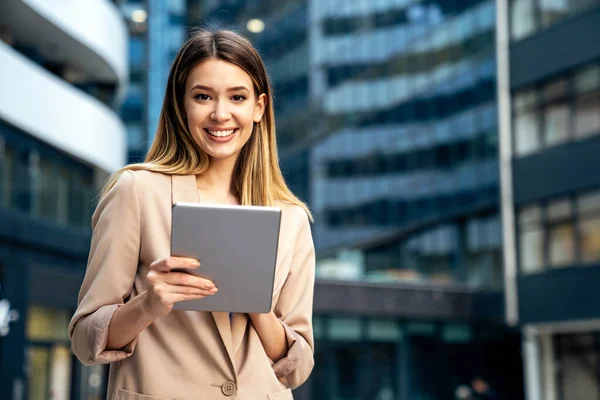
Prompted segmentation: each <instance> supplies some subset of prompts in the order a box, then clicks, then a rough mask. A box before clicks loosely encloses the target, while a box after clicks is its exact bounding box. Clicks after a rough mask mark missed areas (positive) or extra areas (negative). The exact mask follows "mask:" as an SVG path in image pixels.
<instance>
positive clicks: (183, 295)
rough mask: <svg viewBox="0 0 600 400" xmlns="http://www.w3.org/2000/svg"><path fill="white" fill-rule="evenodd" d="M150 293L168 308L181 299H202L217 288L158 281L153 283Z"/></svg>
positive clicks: (210, 294) (213, 292) (215, 291)
mask: <svg viewBox="0 0 600 400" xmlns="http://www.w3.org/2000/svg"><path fill="white" fill-rule="evenodd" d="M150 290H151V292H152V295H153V297H154V298H156V299H157V301H158V302H160V303H161V304H162V305H163V306H167V307H168V308H169V309H170V308H171V307H172V306H173V304H175V303H177V302H179V301H183V300H195V299H202V298H204V297H208V296H212V295H213V294H215V293H217V291H218V289H217V288H216V287H215V288H213V289H209V290H207V289H198V288H194V287H190V286H178V285H169V284H166V283H163V282H159V283H157V284H156V285H154V286H153V287H152V288H151V289H150Z"/></svg>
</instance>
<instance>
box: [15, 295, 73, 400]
mask: <svg viewBox="0 0 600 400" xmlns="http://www.w3.org/2000/svg"><path fill="white" fill-rule="evenodd" d="M69 318H70V313H69V312H68V310H62V309H52V308H43V307H39V306H31V307H29V309H28V312H27V327H26V329H27V340H28V342H29V343H28V345H27V348H26V351H27V366H28V391H29V399H32V400H35V399H48V398H57V399H68V398H69V397H70V389H71V380H72V370H73V358H72V356H71V351H70V344H69V336H68V334H67V328H68V326H69Z"/></svg>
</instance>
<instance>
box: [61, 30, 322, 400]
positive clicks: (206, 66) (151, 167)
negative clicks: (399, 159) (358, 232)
mask: <svg viewBox="0 0 600 400" xmlns="http://www.w3.org/2000/svg"><path fill="white" fill-rule="evenodd" d="M177 201H186V202H206V203H226V204H242V205H264V206H268V205H274V206H277V207H280V208H281V210H282V218H281V229H280V238H279V247H278V255H277V267H276V276H275V284H274V293H273V309H272V311H271V312H270V313H267V314H256V315H254V314H249V315H248V314H233V315H231V316H230V315H228V313H225V312H224V313H221V312H213V313H210V312H193V311H173V310H172V307H173V304H174V303H176V302H178V301H181V300H185V299H197V298H202V297H205V296H211V295H213V294H214V293H216V291H217V288H215V287H214V284H213V283H212V282H210V281H207V280H204V279H201V278H199V277H196V276H194V275H191V274H186V273H183V272H174V271H172V270H173V269H180V268H195V267H197V265H198V263H197V261H196V260H190V259H184V258H176V257H171V256H170V227H171V206H172V204H173V203H175V202H177ZM310 218H311V217H310V212H309V211H308V209H307V207H306V206H305V205H304V204H303V203H302V202H301V201H300V200H298V199H297V198H296V197H295V196H294V195H293V194H292V193H291V192H290V190H289V189H288V188H287V186H286V184H285V182H284V180H283V177H282V174H281V171H280V168H279V164H278V158H277V147H276V141H275V125H274V114H273V100H272V96H271V88H270V84H269V81H268V78H267V74H266V71H265V67H264V64H263V62H262V60H261V59H260V56H259V55H258V53H257V52H256V50H255V49H254V48H253V47H252V45H251V44H250V42H249V41H248V40H246V39H244V38H243V37H241V36H239V35H238V34H236V33H234V32H231V31H216V32H209V31H198V32H196V33H195V34H193V36H191V38H190V39H189V40H188V41H187V42H186V43H185V44H184V45H183V47H182V48H181V49H180V51H179V53H178V54H177V56H176V58H175V61H174V63H173V66H172V67H171V71H170V73H169V78H168V82H167V88H166V95H165V99H164V104H163V108H162V112H161V115H160V121H159V125H158V130H157V133H156V138H155V140H154V143H153V144H152V148H151V149H150V151H149V153H148V156H147V157H146V160H145V162H144V163H143V164H137V165H130V166H127V167H125V168H123V169H122V170H120V171H118V172H117V173H116V174H115V175H114V177H113V178H112V179H111V180H110V181H109V182H108V184H107V186H106V188H105V190H104V191H103V193H102V195H101V200H100V202H99V204H98V208H97V209H96V212H95V214H94V217H93V219H92V228H93V237H92V245H91V249H90V257H89V262H88V268H87V272H86V275H85V279H84V281H83V284H82V287H81V292H80V294H79V306H78V308H77V311H76V312H75V315H74V316H73V319H72V320H71V323H70V326H69V334H70V337H71V340H72V347H73V351H74V352H75V354H76V355H77V357H78V358H79V360H80V361H81V362H82V363H84V364H86V365H90V364H99V363H111V366H110V377H109V383H108V397H109V398H110V399H132V400H134V399H135V400H138V399H140V400H141V399H146V400H147V399H177V400H185V399H220V398H223V399H224V398H235V399H240V400H246V399H248V400H254V399H271V400H284V399H292V394H291V389H293V388H296V387H298V386H299V385H301V384H302V383H303V382H304V381H305V380H306V379H307V378H308V376H309V375H310V372H311V370H312V368H313V364H314V361H313V334H312V319H311V312H312V301H313V286H314V273H315V271H314V267H315V257H314V247H313V241H312V236H311V232H310V225H309V219H310ZM232 246H235V243H232ZM240 268H243V266H240Z"/></svg>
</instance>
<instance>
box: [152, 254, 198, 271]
mask: <svg viewBox="0 0 600 400" xmlns="http://www.w3.org/2000/svg"><path fill="white" fill-rule="evenodd" d="M199 266H200V262H199V261H198V260H195V259H193V258H187V257H168V258H163V259H161V260H156V261H154V262H153V263H152V264H150V270H153V271H158V272H170V271H172V270H174V269H194V268H198V267H199Z"/></svg>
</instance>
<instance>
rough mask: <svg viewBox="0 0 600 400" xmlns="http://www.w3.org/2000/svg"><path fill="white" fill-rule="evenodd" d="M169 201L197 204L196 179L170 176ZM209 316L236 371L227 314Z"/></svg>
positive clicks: (219, 313)
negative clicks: (211, 317) (213, 321)
mask: <svg viewBox="0 0 600 400" xmlns="http://www.w3.org/2000/svg"><path fill="white" fill-rule="evenodd" d="M171 200H172V204H175V203H177V202H186V203H199V202H200V197H199V195H198V188H197V187H196V177H195V176H194V175H171ZM211 314H212V316H213V319H214V320H215V324H216V325H217V329H218V331H219V335H220V336H221V341H222V342H223V345H225V349H226V350H227V354H229V359H230V361H231V365H232V366H233V370H234V371H236V368H235V352H234V347H233V341H232V335H231V323H230V321H229V314H228V313H226V312H211ZM234 317H235V314H234ZM244 327H245V325H244ZM242 333H243V332H242ZM240 342H241V339H240Z"/></svg>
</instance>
